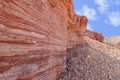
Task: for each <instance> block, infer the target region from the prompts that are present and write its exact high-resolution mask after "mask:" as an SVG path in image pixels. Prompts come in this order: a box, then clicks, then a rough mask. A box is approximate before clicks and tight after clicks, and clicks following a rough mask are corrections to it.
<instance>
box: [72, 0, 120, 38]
mask: <svg viewBox="0 0 120 80" xmlns="http://www.w3.org/2000/svg"><path fill="white" fill-rule="evenodd" d="M73 2H74V8H75V12H76V13H77V14H79V15H85V16H87V18H88V19H89V22H88V29H90V30H93V31H96V32H99V33H102V34H103V35H104V36H105V37H110V36H120V0H73Z"/></svg>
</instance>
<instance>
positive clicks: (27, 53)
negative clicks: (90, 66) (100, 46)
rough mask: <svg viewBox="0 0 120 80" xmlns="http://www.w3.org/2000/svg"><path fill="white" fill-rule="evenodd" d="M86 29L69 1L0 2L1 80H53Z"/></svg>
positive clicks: (7, 0)
mask: <svg viewBox="0 0 120 80" xmlns="http://www.w3.org/2000/svg"><path fill="white" fill-rule="evenodd" d="M86 25H87V18H86V17H84V16H78V15H76V14H75V13H74V8H73V3H72V0H0V80H55V79H56V77H57V76H58V75H59V74H60V73H61V72H62V71H64V69H65V59H66V56H65V52H66V49H67V48H68V46H69V45H72V46H73V45H76V44H78V45H80V44H82V43H83V40H82V37H81V35H83V33H84V31H85V29H86ZM72 42H74V43H72Z"/></svg>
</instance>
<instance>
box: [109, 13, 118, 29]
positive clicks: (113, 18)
mask: <svg viewBox="0 0 120 80" xmlns="http://www.w3.org/2000/svg"><path fill="white" fill-rule="evenodd" d="M108 18H109V23H110V24H111V25H113V26H115V27H118V26H120V11H116V12H112V13H110V14H109V16H108Z"/></svg>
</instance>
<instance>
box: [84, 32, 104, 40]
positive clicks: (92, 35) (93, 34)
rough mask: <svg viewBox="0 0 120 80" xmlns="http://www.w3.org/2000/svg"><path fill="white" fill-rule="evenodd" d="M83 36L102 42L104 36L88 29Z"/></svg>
mask: <svg viewBox="0 0 120 80" xmlns="http://www.w3.org/2000/svg"><path fill="white" fill-rule="evenodd" d="M84 36H87V37H89V38H91V39H94V40H97V41H100V42H103V41H104V37H103V35H102V34H100V33H97V32H94V31H90V30H86V31H85V33H84Z"/></svg>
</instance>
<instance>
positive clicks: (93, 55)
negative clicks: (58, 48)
mask: <svg viewBox="0 0 120 80" xmlns="http://www.w3.org/2000/svg"><path fill="white" fill-rule="evenodd" d="M85 40H86V45H84V46H76V47H74V48H72V49H69V50H68V54H67V60H66V65H67V67H66V70H65V72H63V73H62V75H61V76H60V77H59V79H57V80H120V50H119V49H116V48H114V47H110V46H108V45H105V44H103V43H100V42H97V41H94V40H92V39H89V38H87V37H85Z"/></svg>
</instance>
